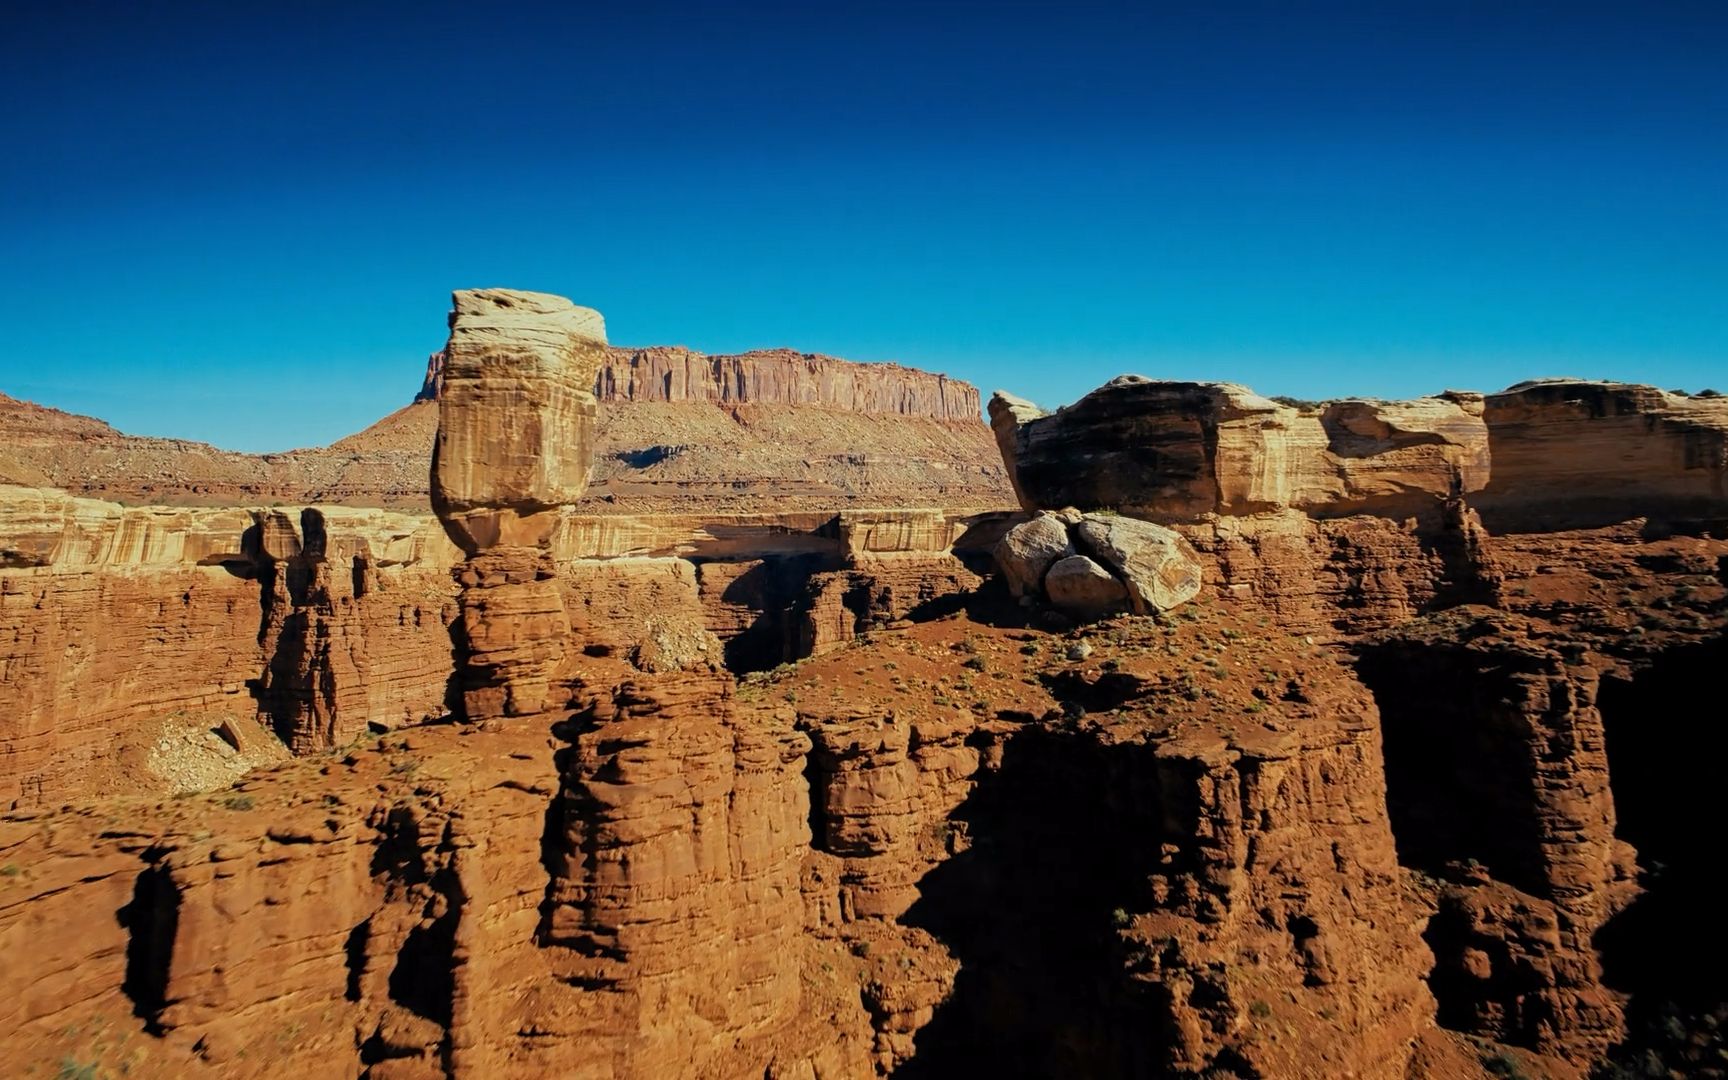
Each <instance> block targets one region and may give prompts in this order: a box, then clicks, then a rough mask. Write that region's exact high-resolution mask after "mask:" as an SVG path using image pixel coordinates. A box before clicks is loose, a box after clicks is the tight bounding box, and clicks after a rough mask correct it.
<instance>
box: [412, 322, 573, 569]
mask: <svg viewBox="0 0 1728 1080" xmlns="http://www.w3.org/2000/svg"><path fill="white" fill-rule="evenodd" d="M452 300H453V302H454V305H455V310H454V311H452V312H451V313H450V341H449V344H447V345H446V346H445V347H444V365H443V382H442V386H441V388H440V390H439V395H438V437H437V441H436V442H435V443H434V444H433V451H432V508H433V509H434V510H435V511H437V513H438V517H439V520H441V521H443V522H444V527H445V529H446V530H447V531H448V532H449V534H450V538H451V539H452V540H454V541H455V542H456V543H457V545H458V546H460V547H461V548H462V550H464V551H466V552H468V553H469V554H471V555H472V554H474V553H476V552H478V551H480V550H482V549H486V548H491V547H496V546H513V545H526V546H535V545H539V544H542V543H544V542H545V541H546V539H547V537H548V536H549V535H550V531H551V526H552V524H553V519H554V518H555V514H552V513H548V511H555V510H556V509H557V508H558V507H560V506H565V505H568V504H570V503H573V502H575V501H576V500H577V499H578V498H580V497H581V495H582V492H583V491H584V490H585V489H586V487H587V486H588V467H589V464H590V463H591V461H592V460H593V456H594V414H595V409H596V403H595V400H594V394H593V392H592V388H593V386H594V378H595V373H596V372H597V371H598V370H599V368H600V365H601V362H602V361H603V360H604V359H605V356H606V327H605V323H604V322H603V321H602V319H601V317H600V313H599V312H597V311H594V310H593V309H591V308H584V307H577V306H576V305H575V304H572V303H571V302H570V301H568V300H566V299H564V298H563V297H561V296H551V295H548V294H546V293H532V292H518V291H516V290H513V289H467V290H462V291H459V292H457V293H455V294H454V295H453V296H452Z"/></svg>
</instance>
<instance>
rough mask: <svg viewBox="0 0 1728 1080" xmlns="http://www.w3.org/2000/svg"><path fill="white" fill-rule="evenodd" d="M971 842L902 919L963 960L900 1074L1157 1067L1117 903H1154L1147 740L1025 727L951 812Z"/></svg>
mask: <svg viewBox="0 0 1728 1080" xmlns="http://www.w3.org/2000/svg"><path fill="white" fill-rule="evenodd" d="M953 818H954V820H955V821H958V822H964V823H965V826H966V829H967V834H968V836H969V837H970V839H971V845H970V847H968V848H967V849H966V850H964V851H961V852H960V853H958V854H956V855H955V856H953V857H952V858H950V859H949V860H948V861H946V862H944V863H943V864H941V865H940V866H938V867H936V868H935V869H933V870H931V871H930V872H929V873H928V874H927V875H925V877H924V878H923V880H922V881H921V882H920V883H919V889H920V892H921V898H920V899H919V901H918V902H917V903H916V904H915V905H914V906H913V907H912V909H911V910H910V911H909V912H908V913H907V914H906V916H905V917H904V918H903V919H902V922H904V923H906V924H907V925H911V926H917V927H922V928H924V929H926V930H928V931H929V932H930V933H932V934H934V935H935V936H936V937H937V938H939V939H940V940H941V941H942V942H943V943H944V944H945V945H946V946H947V947H948V949H949V950H950V951H951V952H952V953H953V954H954V956H955V957H956V958H957V959H958V960H959V961H960V964H961V968H960V972H959V975H958V978H957V980H956V982H955V985H954V989H953V993H952V994H951V995H950V997H949V998H948V999H947V1000H946V1001H945V1002H944V1003H943V1004H942V1005H941V1006H939V1007H938V1009H937V1011H936V1015H935V1017H934V1019H933V1020H932V1021H931V1022H930V1023H929V1024H928V1025H926V1026H925V1027H924V1028H922V1029H921V1030H920V1031H919V1032H918V1036H917V1052H916V1054H915V1056H914V1057H913V1058H912V1059H911V1060H909V1061H908V1062H906V1063H905V1064H904V1065H903V1066H902V1067H901V1068H900V1070H899V1071H898V1072H897V1073H896V1074H895V1075H896V1076H899V1077H913V1078H922V1077H950V1076H973V1075H990V1076H1002V1077H1048V1076H1093V1077H1116V1076H1120V1077H1128V1076H1152V1075H1158V1073H1159V1067H1160V1062H1161V1061H1162V1059H1163V1048H1164V1047H1165V1046H1167V1045H1168V1043H1169V1037H1168V1032H1167V1030H1166V1028H1165V1027H1164V1026H1163V1025H1164V1024H1165V1023H1166V1017H1165V1014H1164V1013H1162V1012H1161V1011H1160V1010H1159V1008H1158V1005H1159V1002H1158V1000H1157V997H1156V991H1154V990H1151V989H1146V988H1142V987H1140V986H1139V985H1137V984H1136V983H1134V982H1133V980H1132V979H1131V978H1130V977H1129V976H1128V975H1127V974H1126V972H1125V970H1124V968H1125V956H1124V951H1123V945H1122V943H1121V940H1120V938H1119V935H1118V934H1117V932H1116V924H1117V921H1118V920H1119V919H1121V918H1123V917H1124V916H1123V914H1121V913H1123V912H1126V911H1133V910H1137V909H1138V910H1144V909H1145V908H1147V907H1149V906H1150V904H1151V901H1150V895H1149V887H1148V884H1147V872H1148V870H1149V868H1150V867H1151V866H1152V864H1154V863H1155V862H1156V860H1157V857H1158V850H1159V841H1160V835H1161V828H1160V823H1161V820H1162V806H1161V798H1160V791H1159V784H1158V764H1157V762H1156V761H1155V759H1154V756H1153V752H1152V750H1151V749H1150V748H1149V747H1146V746H1144V745H1133V746H1116V747H1109V746H1104V745H1102V744H1100V743H1099V742H1098V741H1097V740H1096V738H1095V737H1092V736H1085V735H1079V734H1074V733H1064V732H1046V731H1042V730H1029V731H1026V732H1023V733H1021V734H1019V735H1017V736H1015V737H1014V739H1013V740H1012V741H1011V742H1010V743H1009V744H1008V745H1007V747H1005V749H1004V752H1003V757H1002V763H1001V767H1000V768H999V769H998V770H997V771H995V772H994V773H990V774H986V775H985V776H984V777H983V778H982V779H981V781H980V783H979V784H978V786H977V788H976V789H975V790H974V791H973V793H972V794H971V796H970V797H968V799H967V800H966V802H965V803H964V804H962V805H961V806H960V807H959V808H958V809H957V810H956V811H955V813H954V814H953Z"/></svg>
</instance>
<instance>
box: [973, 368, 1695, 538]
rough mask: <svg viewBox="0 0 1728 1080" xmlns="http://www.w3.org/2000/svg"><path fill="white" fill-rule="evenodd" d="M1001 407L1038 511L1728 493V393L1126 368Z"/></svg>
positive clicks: (1568, 508)
mask: <svg viewBox="0 0 1728 1080" xmlns="http://www.w3.org/2000/svg"><path fill="white" fill-rule="evenodd" d="M990 415H991V422H992V424H993V425H994V427H995V430H996V437H997V441H998V444H999V445H1000V447H1001V449H1002V453H1003V457H1004V461H1005V463H1006V465H1007V468H1008V470H1009V473H1010V475H1011V476H1012V478H1013V482H1014V485H1015V490H1016V492H1017V493H1018V494H1019V497H1020V501H1021V504H1022V505H1023V506H1025V507H1027V508H1028V509H1032V508H1046V509H1055V508H1057V507H1062V506H1069V505H1073V506H1079V507H1081V508H1082V509H1099V508H1113V509H1121V510H1123V511H1124V512H1131V513H1134V514H1137V515H1140V516H1146V517H1156V518H1158V519H1160V520H1192V519H1193V518H1196V517H1198V516H1200V515H1203V514H1211V513H1216V514H1229V515H1246V514H1253V513H1259V512H1265V511H1272V510H1281V509H1296V510H1301V511H1304V512H1307V513H1310V514H1313V515H1316V516H1325V517H1338V516H1344V515H1349V514H1358V513H1370V514H1378V515H1382V516H1388V517H1401V516H1408V515H1411V514H1433V513H1435V512H1436V511H1437V510H1438V507H1439V506H1440V505H1441V504H1442V503H1443V502H1444V500H1446V499H1447V498H1456V497H1460V496H1461V497H1464V498H1465V499H1467V500H1469V501H1471V502H1472V504H1473V505H1478V506H1479V507H1480V508H1481V509H1482V510H1483V511H1484V512H1485V513H1486V512H1490V511H1492V512H1493V513H1494V514H1495V515H1496V517H1497V519H1499V518H1503V519H1505V521H1506V523H1507V524H1508V525H1511V524H1515V523H1534V524H1536V525H1539V526H1541V527H1552V526H1554V525H1563V524H1568V523H1574V524H1577V523H1584V524H1603V523H1606V522H1609V521H1614V520H1622V519H1623V518H1624V517H1625V516H1636V515H1641V514H1642V515H1649V514H1655V513H1660V514H1682V515H1691V516H1697V515H1700V514H1704V515H1711V514H1716V515H1719V514H1720V513H1721V507H1722V504H1723V502H1724V499H1725V498H1728V487H1725V484H1728V399H1724V398H1703V397H1700V398H1687V397H1681V396H1678V395H1675V394H1669V393H1665V392H1663V391H1661V390H1657V389H1655V388H1653V387H1648V386H1632V385H1628V384H1624V383H1598V382H1577V381H1563V380H1562V381H1547V382H1538V383H1532V384H1521V385H1519V386H1516V387H1513V388H1512V389H1510V390H1507V391H1505V392H1503V393H1499V394H1493V395H1489V396H1488V397H1487V398H1484V397H1483V396H1482V395H1479V394H1466V393H1451V392H1449V393H1447V394H1443V395H1441V396H1439V397H1433V398H1422V399H1419V400H1415V401H1402V402H1380V401H1331V402H1322V403H1320V404H1318V405H1312V406H1303V407H1295V406H1289V405H1281V404H1279V403H1277V402H1274V401H1270V400H1268V399H1266V398H1262V397H1259V396H1258V395H1256V394H1254V393H1253V392H1252V391H1249V390H1247V389H1245V388H1243V387H1240V386H1235V385H1232V384H1229V383H1184V382H1158V381H1153V380H1149V379H1142V378H1140V377H1138V376H1129V375H1125V376H1122V377H1121V378H1118V379H1113V380H1111V381H1110V382H1109V383H1106V384H1105V385H1104V386H1102V387H1100V388H1098V389H1097V390H1094V391H1093V392H1092V393H1090V394H1087V395H1086V396H1085V397H1083V398H1081V399H1080V400H1079V401H1077V402H1075V403H1074V404H1073V405H1070V406H1068V407H1066V408H1064V409H1061V410H1059V411H1057V412H1056V413H1053V414H1049V415H1044V414H1042V413H1040V412H1039V411H1038V410H1037V409H1035V408H1034V407H1032V406H1030V405H1029V404H1028V403H1026V402H1024V401H1021V400H1020V399H1017V398H1012V397H1009V396H1007V395H1001V394H998V395H997V396H996V397H995V398H994V399H992V401H991V406H990ZM1478 493H1480V497H1479V498H1478ZM1579 515H1584V519H1580V517H1579ZM1615 515H1619V516H1618V517H1616V516H1615Z"/></svg>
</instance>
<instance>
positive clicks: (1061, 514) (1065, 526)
mask: <svg viewBox="0 0 1728 1080" xmlns="http://www.w3.org/2000/svg"><path fill="white" fill-rule="evenodd" d="M996 565H997V567H998V568H1000V569H1001V571H1002V577H1003V580H1004V581H1005V582H1006V583H1007V585H1008V590H1009V592H1011V593H1013V595H1014V596H1015V597H1017V598H1019V599H1020V601H1021V602H1022V603H1028V604H1030V603H1039V602H1043V603H1048V604H1049V605H1050V606H1052V607H1054V608H1057V609H1058V610H1060V611H1062V612H1063V613H1064V614H1067V615H1070V616H1072V617H1074V618H1078V619H1096V618H1100V617H1102V616H1105V615H1110V614H1114V613H1116V612H1119V611H1132V612H1134V613H1135V614H1137V615H1149V614H1153V613H1156V612H1160V611H1169V610H1170V609H1171V608H1174V607H1177V606H1178V605H1181V604H1185V603H1187V602H1188V601H1189V600H1192V599H1194V597H1195V595H1196V594H1197V593H1199V591H1200V582H1201V571H1200V562H1199V560H1198V559H1196V558H1195V556H1194V549H1193V548H1191V547H1189V546H1188V542H1187V541H1186V540H1184V539H1183V538H1182V537H1181V535H1180V534H1178V533H1176V532H1174V531H1172V530H1170V529H1167V528H1165V527H1164V526H1162V525H1154V524H1152V523H1151V522H1150V521H1141V520H1140V519H1138V518H1131V517H1122V516H1120V515H1117V514H1108V513H1096V512H1094V513H1082V512H1080V511H1079V510H1074V509H1068V510H1054V511H1051V510H1045V511H1040V512H1039V513H1038V515H1037V516H1036V517H1033V518H1032V519H1031V520H1030V521H1025V522H1022V523H1021V524H1019V525H1016V526H1015V527H1014V528H1012V529H1010V530H1008V532H1007V534H1006V535H1004V536H1003V537H1002V540H1001V542H1000V543H999V544H997V546H996Z"/></svg>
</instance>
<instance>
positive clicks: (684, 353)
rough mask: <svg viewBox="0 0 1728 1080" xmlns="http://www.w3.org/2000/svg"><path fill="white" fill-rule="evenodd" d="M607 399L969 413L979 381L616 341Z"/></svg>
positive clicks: (434, 390)
mask: <svg viewBox="0 0 1728 1080" xmlns="http://www.w3.org/2000/svg"><path fill="white" fill-rule="evenodd" d="M444 360H445V356H444V353H443V351H442V350H440V351H439V352H435V353H433V354H432V355H431V356H430V357H429V358H428V359H427V361H426V378H425V379H424V381H422V383H421V385H420V392H419V393H418V394H417V395H415V397H414V400H415V401H436V400H437V399H438V395H439V393H440V391H441V389H442V387H443V385H444ZM594 396H595V397H596V398H598V399H600V400H601V401H603V402H613V403H617V402H662V403H683V402H708V403H711V404H715V405H809V406H815V407H818V408H825V409H843V410H845V411H847V412H859V413H879V414H883V415H888V416H922V417H927V418H929V419H932V420H956V421H972V420H976V419H978V417H979V415H980V411H981V406H980V404H979V402H980V398H979V394H978V388H977V387H976V386H973V385H972V384H971V383H966V382H961V381H960V380H959V379H950V378H949V377H948V376H946V375H939V374H935V373H933V372H928V371H919V370H918V369H917V368H909V367H903V366H901V365H899V364H880V363H879V364H860V363H855V362H853V361H851V360H840V359H837V358H835V357H832V356H822V355H820V354H818V353H801V352H796V351H794V350H792V349H754V350H751V351H750V352H746V353H738V354H736V355H732V356H710V355H708V354H706V353H699V352H696V351H695V350H694V349H686V348H684V347H683V346H681V345H656V346H651V347H649V348H645V349H631V348H622V347H619V346H612V347H611V348H609V349H607V351H606V359H605V361H604V362H603V363H602V364H601V366H600V371H599V374H598V375H596V376H595V379H594Z"/></svg>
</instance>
